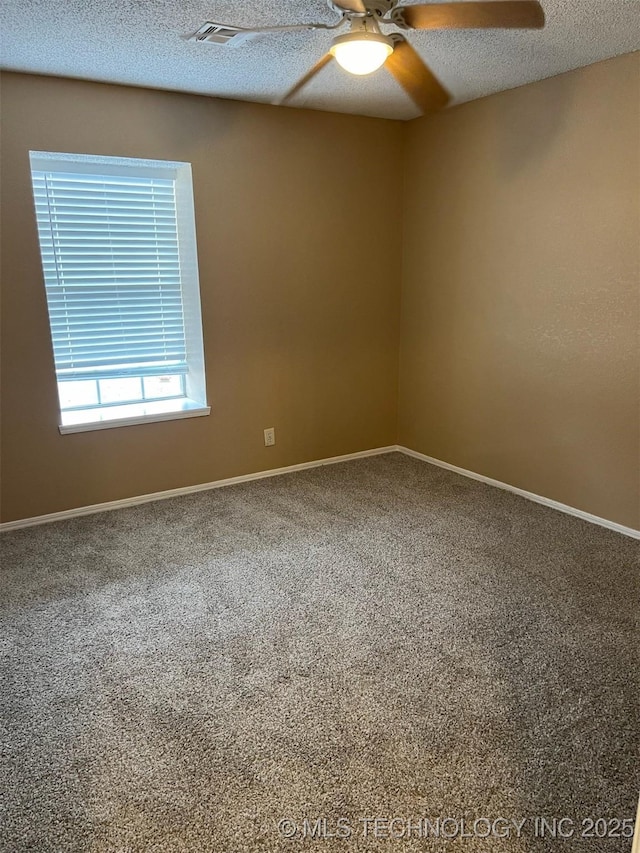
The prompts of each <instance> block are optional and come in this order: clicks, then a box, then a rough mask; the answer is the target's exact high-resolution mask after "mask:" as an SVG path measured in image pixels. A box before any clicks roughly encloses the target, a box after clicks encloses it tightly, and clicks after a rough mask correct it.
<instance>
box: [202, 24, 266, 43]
mask: <svg viewBox="0 0 640 853" xmlns="http://www.w3.org/2000/svg"><path fill="white" fill-rule="evenodd" d="M251 35H253V33H248V32H245V31H244V30H239V29H238V28H237V27H228V26H227V25H226V24H214V23H213V21H207V23H206V24H203V25H202V26H201V27H200V29H199V30H198V31H197V32H195V33H194V34H193V35H192V36H189V38H188V41H196V42H203V43H206V44H228V45H231V46H233V47H235V46H236V45H238V44H240V43H241V42H243V41H246V40H247V39H248V38H249V37H250V36H251Z"/></svg>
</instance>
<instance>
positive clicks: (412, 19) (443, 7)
mask: <svg viewBox="0 0 640 853" xmlns="http://www.w3.org/2000/svg"><path fill="white" fill-rule="evenodd" d="M395 14H396V15H399V17H400V18H401V19H402V21H403V22H404V23H405V24H406V25H407V26H408V27H411V28H413V29H415V30H466V29H470V30H474V29H490V28H495V29H523V30H528V29H540V28H541V27H544V9H543V8H542V6H541V5H540V3H538V2H536V0H489V2H484V3H421V4H418V5H417V6H402V7H400V8H399V9H397V10H396V13H395Z"/></svg>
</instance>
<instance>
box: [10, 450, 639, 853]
mask: <svg viewBox="0 0 640 853" xmlns="http://www.w3.org/2000/svg"><path fill="white" fill-rule="evenodd" d="M396 451H397V452H400V453H404V454H406V455H407V456H412V457H413V458H414V459H420V460H422V461H423V462H428V463H429V464H430V465H437V466H438V467H439V468H446V469H447V471H453V472H454V473H455V474H461V475H462V476H463V477H470V478H471V479H472V480H479V481H480V482H481V483H486V484H487V485H489V486H495V487H496V488H498V489H504V490H505V491H507V492H513V493H514V494H516V495H520V497H522V498H526V499H527V500H530V501H535V503H539V504H543V505H544V506H548V507H551V509H556V510H559V511H560V512H564V513H566V514H567V515H574V516H576V517H577V518H581V519H582V520H583V521H589V522H591V524H599V525H600V526H601V527H607V528H608V529H609V530H615V531H616V532H617V533H622V534H623V535H624V536H631V537H632V538H633V539H640V530H636V529H635V528H633V527H625V526H624V525H623V524H618V523H617V522H615V521H609V520H608V519H606V518H600V517H599V516H597V515H592V514H591V513H589V512H584V511H583V510H581V509H576V508H575V507H572V506H568V505H567V504H563V503H560V502H559V501H553V500H551V499H550V498H545V497H542V495H536V494H534V493H533V492H527V491H525V490H524V489H519V488H518V487H517V486H510V485H509V484H508V483H502V482H501V481H500V480H494V479H492V478H491V477H485V476H484V474H476V473H475V471H467V470H466V468H459V467H458V466H457V465H451V463H449V462H443V461H442V460H441V459H434V458H433V457H432V456H426V455H425V454H424V453H418V451H416V450H411V449H410V448H408V447H403V446H401V445H398V444H391V445H389V446H387V447H376V448H373V449H372V450H360V451H358V452H357V453H346V454H344V455H343V456H330V457H329V458H327V459H317V460H314V461H312V462H301V463H300V464H298V465H287V466H286V467H284V468H271V469H270V470H268V471H257V472H256V473H254V474H242V475H241V476H239V477H228V478H227V479H226V480H214V481H213V482H212V483H199V484H198V485H195V486H183V487H182V488H179V489H167V490H166V491H164V492H153V493H152V494H149V495H138V496H136V497H131V498H123V499H122V500H117V501H108V502H106V503H100V504H92V505H91V506H81V507H77V508H75V509H67V510H62V511H61V512H51V513H49V514H48V515H37V516H34V517H33V518H21V519H17V520H16V521H5V522H4V523H2V524H0V533H3V532H5V531H9V530H18V529H19V528H22V527H33V526H35V525H37V524H48V523H49V522H52V521H64V520H65V519H67V518H77V517H78V516H81V515H93V514H94V513H96V512H109V511H110V510H114V509H124V508H125V507H130V506H137V505H138V504H145V503H150V502H151V501H161V500H166V499H167V498H176V497H179V496H180V495H190V494H193V493H194V492H206V491H208V490H209V489H220V488H223V487H224V486H233V485H235V484H237V483H248V482H250V481H251V480H264V479H265V478H267V477H278V476H279V475H280V474H290V473H292V472H293V471H305V470H307V469H309V468H318V467H320V466H321V465H335V464H336V463H338V462H348V461H349V460H351V459H364V458H365V457H367V456H380V455H381V454H383V453H394V452H396ZM639 853H640V851H639Z"/></svg>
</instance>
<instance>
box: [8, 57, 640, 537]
mask: <svg viewBox="0 0 640 853" xmlns="http://www.w3.org/2000/svg"><path fill="white" fill-rule="evenodd" d="M639 80H640V58H639V56H638V55H635V56H626V57H622V58H620V59H615V60H611V61H609V62H605V63H601V64H599V65H595V66H592V67H590V68H586V69H583V70H580V71H576V72H573V73H571V74H567V75H563V76H562V77H557V78H554V79H551V80H547V81H543V82H541V83H538V84H534V85H532V86H527V87H524V88H522V89H518V90H514V91H512V92H507V93H504V94H501V95H497V96H495V97H492V98H487V99H485V100H482V101H477V102H474V103H472V104H468V105H464V106H462V107H458V108H455V109H453V110H451V111H449V112H447V113H446V114H442V115H439V116H436V117H430V118H426V119H421V120H418V121H416V122H411V123H408V124H400V123H392V122H385V121H381V120H376V119H364V118H355V117H349V116H343V115H331V114H326V113H312V112H306V111H299V110H286V109H278V108H272V107H267V106H258V105H251V104H242V103H236V102H229V101H226V102H225V101H218V100H213V99H207V98H201V97H196V96H188V95H181V94H171V93H165V92H152V91H146V90H140V89H128V88H123V87H114V86H105V85H100V84H91V83H82V82H74V81H70V80H59V79H54V78H42V77H31V76H23V75H17V74H5V75H3V99H2V123H3V144H2V214H3V216H2V234H1V236H2V244H3V255H2V284H3V294H2V300H3V328H2V350H3V360H2V368H3V393H2V494H3V501H2V518H3V520H6V521H8V520H12V519H15V518H23V517H28V516H33V515H39V514H42V513H47V512H54V511H57V510H63V509H67V508H70V507H76V506H83V505H87V504H92V503H97V502H102V501H109V500H115V499H118V498H123V497H127V496H131V495H136V494H144V493H149V492H154V491H160V490H163V489H170V488H174V487H178V486H186V485H190V484H195V483H201V482H208V481H211V480H216V479H220V478H224V477H231V476H235V475H239V474H243V473H248V472H252V471H259V470H264V469H267V468H273V467H279V466H284V465H289V464H293V463H296V462H303V461H306V460H310V459H318V458H322V457H326V456H332V455H337V454H342V453H348V452H351V451H356V450H363V449H366V448H370V447H376V446H381V445H387V444H393V443H395V442H396V441H399V442H400V443H401V444H404V445H407V446H409V447H411V448H413V449H415V450H419V451H421V452H422V453H426V454H427V455H429V456H433V457H436V458H438V459H442V460H445V461H448V462H451V463H453V464H455V465H459V466H461V467H463V468H467V469H470V470H472V471H476V472H479V473H482V474H485V475H488V476H490V477H494V478H496V479H498V480H502V481H504V482H507V483H511V484H513V485H516V486H519V487H521V488H524V489H528V490H530V491H533V492H536V493H538V494H541V495H545V496H547V497H549V498H553V499H555V500H559V501H562V502H565V503H567V504H570V505H572V506H575V507H578V508H581V509H584V510H586V511H588V512H592V513H594V514H596V515H599V516H602V517H604V518H608V519H611V520H614V521H617V522H620V523H622V524H626V525H630V526H633V527H640V517H639V516H640V512H639V508H638V504H639V495H638V491H639V487H640V473H639V456H640V434H639V432H640V425H639V418H640V398H639V394H640V376H639V370H640V354H639V353H638V331H639V322H640V320H639V308H638V298H639V292H638V289H639V280H640V269H639V267H640V222H639V217H640V160H639V158H640V91H639ZM403 144H404V148H403ZM29 149H40V150H50V151H71V152H83V153H96V154H112V155H123V156H130V157H152V158H159V159H177V160H187V161H189V162H191V163H192V164H193V176H194V184H195V203H196V218H197V228H198V243H199V256H200V280H201V291H202V304H203V315H204V316H203V321H204V335H205V347H206V359H207V384H208V389H209V398H210V402H211V405H212V414H211V416H210V417H207V418H195V419H190V420H183V421H173V422H167V423H161V424H147V425H139V426H134V427H125V428H118V429H110V430H101V431H98V432H87V433H78V434H72V435H66V436H61V435H60V434H59V432H58V429H57V397H56V390H55V381H54V371H53V360H52V355H51V347H50V342H49V330H48V321H47V313H46V303H45V296H44V288H43V284H42V274H41V269H40V260H39V253H38V247H37V233H36V226H35V220H34V214H33V205H32V200H31V190H30V181H29V163H28V151H29ZM403 150H404V157H405V163H406V169H405V185H404V199H403V194H402V192H389V191H387V192H384V193H380V191H379V187H380V181H381V180H382V182H383V183H384V180H383V179H381V178H380V177H379V176H376V172H375V168H374V164H375V163H376V162H392V163H394V164H398V169H399V172H400V171H401V165H400V164H401V162H402V153H403ZM403 238H404V247H403V250H402V242H403ZM372 241H373V243H372ZM401 259H402V264H400V260H401ZM401 284H402V294H401ZM400 295H402V321H401V331H402V338H401V345H400V347H399V313H400ZM398 349H400V371H399V376H400V382H399V387H400V399H399V403H398V397H397V390H398V364H397V359H398ZM397 416H398V420H397V422H396V417H397ZM267 426H275V427H276V430H277V445H276V447H275V448H264V447H263V442H262V430H263V429H264V428H265V427H267Z"/></svg>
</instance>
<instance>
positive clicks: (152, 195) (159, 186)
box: [32, 169, 187, 380]
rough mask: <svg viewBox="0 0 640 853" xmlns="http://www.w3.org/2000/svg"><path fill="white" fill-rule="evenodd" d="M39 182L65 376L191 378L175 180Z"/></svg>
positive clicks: (53, 319)
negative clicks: (188, 374) (182, 375)
mask: <svg viewBox="0 0 640 853" xmlns="http://www.w3.org/2000/svg"><path fill="white" fill-rule="evenodd" d="M32 177H33V188H34V195H35V205H36V216H37V222H38V232H39V237H40V247H41V252H42V262H43V269H44V278H45V286H46V292H47V301H48V306H49V317H50V323H51V335H52V340H53V350H54V357H55V366H56V372H57V375H58V379H59V380H62V379H81V378H82V379H85V378H94V379H100V378H110V377H115V376H128V375H136V376H151V375H156V374H165V373H172V374H174V373H186V372H187V354H186V349H187V348H186V343H185V324H184V310H183V298H182V288H181V269H180V257H181V256H180V246H179V239H178V237H179V234H178V223H177V212H176V193H175V181H174V180H172V179H170V178H157V177H136V176H126V175H125V176H121V175H114V174H109V175H100V174H91V173H89V172H88V171H87V173H86V174H85V173H81V172H73V171H69V172H65V171H45V170H37V169H35V170H34V171H33V172H32Z"/></svg>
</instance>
